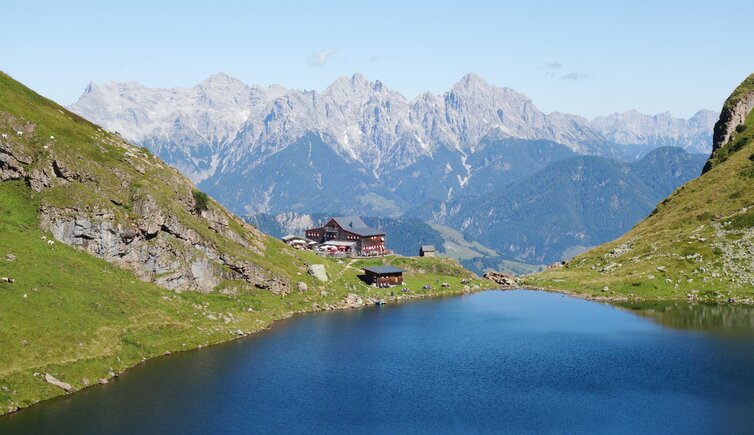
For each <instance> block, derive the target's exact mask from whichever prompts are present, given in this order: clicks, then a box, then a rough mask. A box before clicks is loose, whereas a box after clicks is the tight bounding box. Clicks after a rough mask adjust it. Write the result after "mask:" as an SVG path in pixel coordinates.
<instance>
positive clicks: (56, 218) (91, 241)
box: [40, 196, 288, 292]
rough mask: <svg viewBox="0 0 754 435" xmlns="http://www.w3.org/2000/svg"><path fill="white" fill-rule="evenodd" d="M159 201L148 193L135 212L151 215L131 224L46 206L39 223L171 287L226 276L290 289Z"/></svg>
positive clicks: (202, 284) (205, 285)
mask: <svg viewBox="0 0 754 435" xmlns="http://www.w3.org/2000/svg"><path fill="white" fill-rule="evenodd" d="M155 205H156V203H154V202H153V200H150V199H149V196H146V197H145V199H144V200H143V201H142V203H141V205H140V206H139V207H135V208H134V211H136V210H137V209H138V210H140V212H141V213H149V214H142V217H141V218H139V219H138V220H137V221H136V222H135V223H133V224H131V225H128V224H124V223H122V222H119V221H118V219H117V218H116V216H115V214H114V213H113V212H112V211H109V210H98V209H95V210H93V211H91V212H89V211H86V210H78V209H58V208H53V207H49V206H43V207H42V208H41V210H40V226H41V227H42V229H45V230H48V231H50V232H51V233H52V234H53V236H54V237H55V239H56V240H58V241H60V242H62V243H65V244H68V245H72V246H77V247H80V248H82V249H84V250H85V251H87V252H89V253H91V254H93V255H95V256H97V257H100V258H103V259H105V260H107V261H110V262H113V263H116V264H118V265H120V266H122V267H125V268H128V269H130V270H133V271H134V272H135V273H136V274H137V276H139V277H140V278H141V279H143V280H145V281H152V282H154V283H155V284H157V285H159V286H161V287H165V288H168V289H172V290H180V291H182V290H196V291H201V292H209V291H211V290H212V289H214V288H215V287H216V286H217V285H218V284H220V283H221V282H222V281H223V280H224V279H232V280H244V281H247V282H249V283H251V284H254V285H256V286H257V287H261V288H266V289H270V290H271V291H283V289H285V288H287V287H288V284H287V283H285V282H282V281H280V280H278V279H276V278H273V277H271V276H269V274H268V273H267V271H265V270H263V269H262V268H260V267H258V266H257V265H255V264H252V263H249V262H242V261H238V260H235V259H233V258H231V257H229V256H227V255H224V254H222V253H221V252H219V251H218V250H217V249H216V248H215V247H213V246H212V245H211V244H210V243H208V242H207V241H205V240H202V239H201V238H200V237H199V236H198V235H197V234H196V232H195V231H193V230H192V229H189V228H186V227H185V226H183V225H182V224H181V223H180V221H178V220H177V219H175V218H172V217H171V218H164V217H163V216H162V215H161V213H159V211H158V210H156V209H154V206H155ZM137 213H139V212H137ZM141 213H139V214H141ZM227 231H228V232H230V230H227ZM239 238H240V237H239ZM223 266H225V267H223Z"/></svg>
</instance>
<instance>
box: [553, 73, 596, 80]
mask: <svg viewBox="0 0 754 435" xmlns="http://www.w3.org/2000/svg"><path fill="white" fill-rule="evenodd" d="M560 78H561V79H562V80H583V79H587V78H589V76H588V75H586V74H582V73H577V72H572V73H568V74H565V75H563V76H561V77H560Z"/></svg>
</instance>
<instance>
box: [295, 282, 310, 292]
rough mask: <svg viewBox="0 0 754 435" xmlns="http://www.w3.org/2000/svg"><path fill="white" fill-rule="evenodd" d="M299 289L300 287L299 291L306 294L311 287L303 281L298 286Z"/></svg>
mask: <svg viewBox="0 0 754 435" xmlns="http://www.w3.org/2000/svg"><path fill="white" fill-rule="evenodd" d="M297 287H298V291H300V292H305V291H307V290H309V286H308V285H306V283H305V282H303V281H299V282H298V284H297Z"/></svg>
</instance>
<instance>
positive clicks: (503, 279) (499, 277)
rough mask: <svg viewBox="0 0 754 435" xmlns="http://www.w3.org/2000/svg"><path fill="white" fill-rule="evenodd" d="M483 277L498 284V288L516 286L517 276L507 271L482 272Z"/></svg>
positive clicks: (517, 285) (517, 284)
mask: <svg viewBox="0 0 754 435" xmlns="http://www.w3.org/2000/svg"><path fill="white" fill-rule="evenodd" d="M484 277H485V278H487V279H489V280H492V281H494V282H495V284H497V285H498V286H499V288H502V289H513V288H518V287H519V283H518V278H516V276H515V275H511V274H508V273H502V272H487V273H485V274H484Z"/></svg>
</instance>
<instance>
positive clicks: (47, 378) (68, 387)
mask: <svg viewBox="0 0 754 435" xmlns="http://www.w3.org/2000/svg"><path fill="white" fill-rule="evenodd" d="M45 381H46V382H47V383H48V384H52V385H55V386H56V387H60V388H62V389H63V390H65V391H67V392H68V391H71V390H72V389H73V387H72V386H71V384H69V383H67V382H63V381H61V380H58V379H57V378H56V377H55V376H53V375H51V374H49V373H45Z"/></svg>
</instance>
